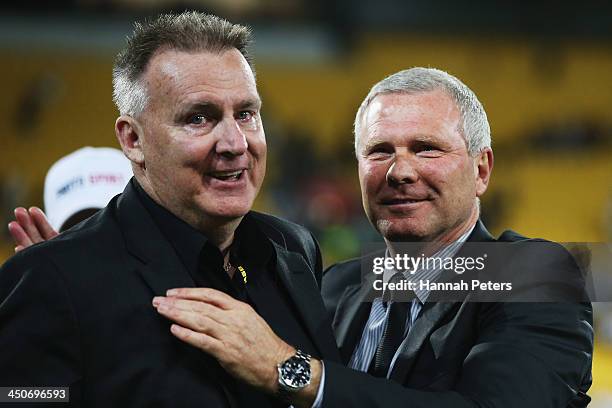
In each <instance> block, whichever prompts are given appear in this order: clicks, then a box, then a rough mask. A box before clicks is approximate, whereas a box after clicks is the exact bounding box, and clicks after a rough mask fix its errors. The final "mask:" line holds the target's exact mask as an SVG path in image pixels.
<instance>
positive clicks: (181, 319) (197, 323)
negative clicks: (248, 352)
mask: <svg viewBox="0 0 612 408" xmlns="http://www.w3.org/2000/svg"><path fill="white" fill-rule="evenodd" d="M157 311H158V313H160V314H161V315H162V316H165V317H167V318H168V319H170V320H172V321H174V322H176V323H178V324H180V325H181V326H183V327H185V328H188V329H191V330H194V331H196V332H198V333H203V334H206V335H208V336H211V337H214V338H219V336H220V334H221V333H222V331H223V326H221V325H220V324H219V323H217V322H216V321H215V320H213V319H212V318H210V317H209V316H207V315H206V314H204V313H201V312H197V311H196V312H194V311H192V310H184V309H179V308H177V307H174V306H173V305H171V304H169V303H168V302H161V303H160V304H159V305H158V306H157Z"/></svg>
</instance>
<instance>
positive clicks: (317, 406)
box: [311, 360, 325, 408]
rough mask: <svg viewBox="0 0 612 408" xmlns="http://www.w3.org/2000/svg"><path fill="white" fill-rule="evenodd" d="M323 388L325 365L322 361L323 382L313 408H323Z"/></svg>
mask: <svg viewBox="0 0 612 408" xmlns="http://www.w3.org/2000/svg"><path fill="white" fill-rule="evenodd" d="M323 387H325V364H323V360H321V381H320V382H319V389H318V390H317V398H315V401H314V402H313V404H312V407H311V408H321V404H323Z"/></svg>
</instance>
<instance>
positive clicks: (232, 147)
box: [0, 12, 339, 407]
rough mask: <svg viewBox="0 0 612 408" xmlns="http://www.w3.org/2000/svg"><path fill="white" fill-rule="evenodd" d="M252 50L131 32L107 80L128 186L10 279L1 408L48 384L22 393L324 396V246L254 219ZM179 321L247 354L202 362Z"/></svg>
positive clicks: (179, 27)
mask: <svg viewBox="0 0 612 408" xmlns="http://www.w3.org/2000/svg"><path fill="white" fill-rule="evenodd" d="M249 42H250V32H249V29H248V28H246V27H243V26H240V25H235V24H231V23H229V22H228V21H226V20H223V19H221V18H218V17H216V16H212V15H206V14H203V13H197V12H185V13H182V14H176V15H175V14H168V15H161V16H159V17H158V18H156V19H154V20H150V21H146V22H144V23H140V24H136V26H135V29H134V32H133V33H132V35H131V36H130V37H129V38H128V42H127V46H126V47H125V49H124V50H123V51H121V52H120V54H119V55H118V57H117V59H116V62H115V65H114V69H113V91H114V92H113V96H114V101H115V103H116V105H117V107H118V109H119V113H120V116H119V117H118V118H117V120H116V122H115V132H116V135H117V139H118V141H119V143H120V145H121V148H122V150H123V153H124V154H125V156H127V158H128V159H129V160H130V162H131V167H132V170H133V174H134V177H133V178H132V179H131V180H130V181H129V182H128V183H127V186H126V188H125V190H124V191H123V193H122V194H120V195H118V196H117V197H115V198H113V199H112V200H111V201H110V203H109V204H108V205H107V206H106V207H105V208H104V209H102V210H101V211H99V212H98V213H96V215H94V216H93V217H91V218H89V219H87V220H86V221H84V222H82V223H80V224H78V225H77V226H75V227H73V228H71V229H69V230H68V231H66V232H63V233H62V234H60V235H58V236H56V237H54V238H52V239H50V240H48V241H46V242H41V243H37V244H34V245H32V246H29V247H28V248H25V249H23V250H21V251H19V252H18V253H17V254H16V255H15V256H13V257H12V258H11V259H9V260H8V261H7V262H6V263H5V264H4V265H3V266H2V268H1V269H0V350H1V352H0V367H2V369H1V370H0V387H9V388H4V389H3V392H4V391H5V390H6V394H3V395H0V401H7V400H8V401H10V398H15V397H14V396H15V395H17V396H20V395H22V394H21V392H20V391H19V389H24V388H25V387H43V388H44V390H43V391H45V392H44V393H42V394H41V392H40V390H39V392H38V393H37V396H40V395H44V396H45V397H40V398H38V397H36V396H35V394H34V391H33V390H27V389H26V390H25V392H26V393H25V394H24V395H26V396H28V395H32V396H33V399H36V398H38V399H39V400H41V401H42V402H43V403H54V402H65V401H67V400H68V399H69V401H70V403H71V404H72V406H92V407H94V406H99V407H119V406H129V407H139V406H142V407H151V406H162V407H166V406H167V407H170V406H172V407H174V406H205V407H227V406H231V407H240V406H249V407H252V406H255V407H260V406H261V407H275V406H281V405H282V403H281V402H279V401H280V400H279V395H278V393H277V391H278V390H279V389H280V388H283V387H284V389H286V390H289V391H291V390H292V389H294V388H295V389H304V390H310V389H312V390H314V392H315V394H316V393H317V392H318V391H319V389H320V387H319V378H320V376H319V374H320V372H321V365H320V363H319V360H320V359H326V360H329V361H339V354H338V350H337V347H336V345H335V342H334V338H333V333H332V330H331V324H330V323H329V322H327V323H323V324H322V323H321V322H325V315H326V314H325V308H324V305H323V302H322V299H321V296H320V294H319V287H320V282H321V273H322V267H321V255H320V252H319V249H318V246H317V244H316V242H315V240H314V238H313V237H312V235H311V234H310V232H308V231H307V230H305V229H304V228H302V227H300V226H298V225H295V224H292V223H290V222H288V221H284V220H281V219H278V218H276V217H272V216H269V215H265V214H260V213H256V212H254V211H251V207H252V205H253V201H254V199H255V197H256V195H257V193H258V191H259V188H260V186H261V184H262V181H263V178H264V174H265V166H266V141H265V135H264V129H263V124H262V122H261V116H260V109H261V100H260V97H259V94H258V92H257V87H256V83H255V76H254V72H253V69H252V67H251V62H250V57H249V54H248V52H247V47H248V45H249ZM177 289H178V290H177ZM176 311H182V312H187V313H192V314H197V316H198V321H199V322H200V323H202V324H213V323H214V324H215V325H214V326H213V327H212V328H211V329H210V330H209V331H207V333H208V334H209V335H210V336H212V338H213V339H218V340H217V341H218V342H221V343H226V342H228V341H230V339H232V338H234V337H236V338H237V339H235V341H239V342H240V343H241V344H245V342H246V344H245V345H244V347H243V348H241V349H240V350H235V349H232V348H231V347H223V348H221V351H222V353H220V354H215V355H212V354H207V353H202V352H201V351H200V350H198V349H196V348H193V347H191V346H190V345H189V344H187V343H185V342H184V341H182V340H185V338H184V335H183V333H184V332H185V330H187V329H185V328H183V327H182V326H181V323H183V322H182V321H181V320H179V321H178V324H171V322H169V320H168V319H167V317H169V318H172V317H173V316H174V314H173V313H174V312H176ZM243 322H249V324H248V325H245V323H243ZM183 325H187V324H186V323H183ZM260 339H263V341H264V344H265V346H263V347H259V348H254V347H252V346H249V344H253V343H259V344H261V341H260ZM311 356H313V362H312V364H311V363H310V359H311ZM314 357H316V359H315V358H314ZM232 359H234V360H236V359H237V360H238V361H239V362H240V364H244V366H245V367H246V370H247V371H246V372H247V374H248V373H249V371H248V370H255V371H256V372H257V373H259V374H263V375H264V380H262V381H263V382H265V383H266V385H270V384H273V385H274V386H275V387H274V391H273V392H270V393H264V392H262V391H261V390H258V389H255V388H253V387H252V386H251V385H258V383H253V382H252V381H250V384H251V385H249V381H247V382H241V381H236V380H235V379H234V378H233V377H231V376H230V375H229V374H228V372H229V373H232V374H236V375H237V376H239V374H242V373H243V372H244V371H245V370H240V369H239V370H238V371H236V370H235V368H236V367H238V364H236V363H235V362H234V360H232ZM270 361H273V363H271V364H269V365H268V366H262V364H261V362H266V363H268V362H270ZM277 365H280V366H283V367H285V368H286V370H285V371H284V375H283V376H279V375H278V373H277ZM305 370H307V374H308V375H307V376H306V372H305ZM311 373H312V378H313V380H312V381H311V375H310V374H311ZM247 380H248V378H247ZM48 387H68V389H67V390H63V392H51V391H53V390H47V388H48ZM292 387H293V388H292ZM11 390H12V392H11ZM47 391H49V392H47ZM55 391H58V390H57V389H55ZM11 395H12V396H13V397H11ZM52 397H53V398H52ZM41 398H44V400H42V399H41ZM20 402H21V401H20Z"/></svg>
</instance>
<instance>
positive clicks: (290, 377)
mask: <svg viewBox="0 0 612 408" xmlns="http://www.w3.org/2000/svg"><path fill="white" fill-rule="evenodd" d="M277 369H278V397H279V398H280V399H281V400H283V401H286V400H288V399H289V396H290V395H291V394H292V393H295V392H297V391H299V390H301V389H303V388H304V387H306V386H308V384H310V381H311V371H310V355H309V354H307V353H304V352H303V351H301V350H296V352H295V354H294V355H293V356H291V357H289V358H288V359H287V360H285V361H283V362H282V363H279V364H278V365H277ZM298 376H299V377H302V378H298Z"/></svg>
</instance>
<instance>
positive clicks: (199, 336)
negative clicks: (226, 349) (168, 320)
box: [170, 324, 223, 356]
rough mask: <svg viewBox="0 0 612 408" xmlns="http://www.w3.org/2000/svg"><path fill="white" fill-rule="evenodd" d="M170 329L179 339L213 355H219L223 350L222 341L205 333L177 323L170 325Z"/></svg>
mask: <svg viewBox="0 0 612 408" xmlns="http://www.w3.org/2000/svg"><path fill="white" fill-rule="evenodd" d="M170 331H171V332H172V334H173V335H174V336H175V337H177V338H178V339H179V340H182V341H184V342H185V343H188V344H191V345H192V346H194V347H197V348H199V349H201V350H203V351H205V352H207V353H209V354H212V355H213V356H219V355H220V354H221V351H222V350H223V343H222V342H221V341H219V340H217V339H215V338H213V337H211V336H209V335H207V334H204V333H198V332H195V331H193V330H190V329H188V328H185V327H181V326H179V325H177V324H173V325H172V326H170Z"/></svg>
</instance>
